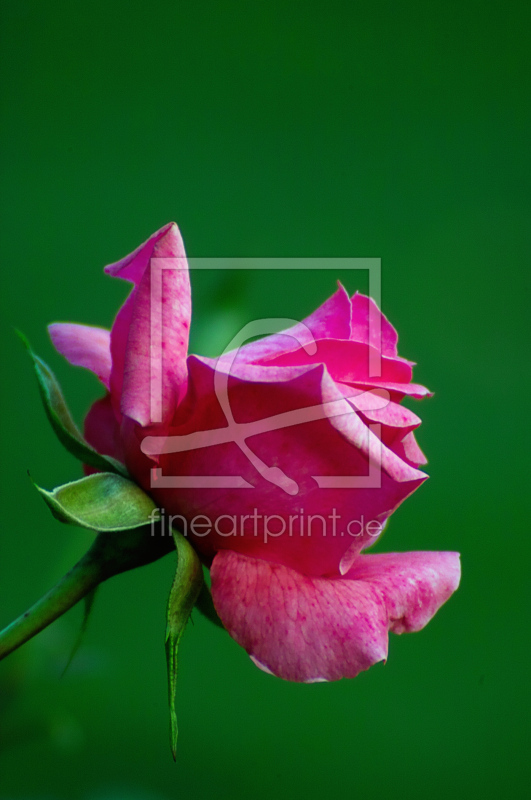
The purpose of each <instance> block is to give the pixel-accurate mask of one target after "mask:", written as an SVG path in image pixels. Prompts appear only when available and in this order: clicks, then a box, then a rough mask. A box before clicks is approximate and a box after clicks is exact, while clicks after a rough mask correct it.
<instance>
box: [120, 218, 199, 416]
mask: <svg viewBox="0 0 531 800" xmlns="http://www.w3.org/2000/svg"><path fill="white" fill-rule="evenodd" d="M152 258H153V259H160V261H157V262H155V263H156V268H155V266H154V265H153V264H152V262H151V259H152ZM106 272H108V273H109V274H110V275H113V276H115V277H120V278H123V279H125V280H128V281H131V282H133V283H134V284H135V288H134V289H133V291H132V292H131V294H130V295H129V297H128V299H127V300H126V302H125V303H124V305H123V306H122V308H121V309H120V311H119V312H118V315H117V317H116V320H115V323H114V325H113V329H112V332H111V352H112V363H113V367H112V375H111V389H112V395H113V399H114V401H115V404H116V403H117V402H118V400H117V399H118V398H119V402H120V410H121V412H122V413H123V414H125V415H126V416H128V417H130V418H131V419H134V420H135V421H137V422H139V423H140V424H141V425H143V426H146V425H149V424H150V423H159V422H161V423H164V422H167V421H168V419H169V417H170V416H171V414H172V413H173V411H174V410H175V406H176V405H177V403H178V401H179V398H180V396H181V394H182V393H183V392H184V389H185V386H186V376H187V370H186V355H187V351H188V335H189V328H190V318H191V298H190V278H189V274H188V264H187V261H186V255H185V252H184V245H183V242H182V239H181V235H180V233H179V229H178V228H177V225H175V223H171V224H170V225H167V226H165V227H164V228H162V229H161V230H160V231H158V232H157V233H156V234H154V235H153V236H152V237H151V238H150V239H149V240H148V241H147V242H146V243H145V244H143V245H141V246H140V247H139V248H137V249H136V250H135V251H134V252H133V253H131V255H129V256H127V257H126V258H124V259H122V260H121V261H118V262H116V263H115V264H110V265H109V266H108V267H106ZM152 279H153V280H154V281H155V280H156V281H158V283H157V284H153V292H152ZM158 286H160V289H161V291H160V292H159V291H158V288H157V287H158ZM152 295H153V296H152ZM159 300H160V302H159ZM152 334H154V336H155V339H154V340H153V342H152V341H151V338H152ZM159 342H161V343H162V348H160V347H159ZM159 365H160V371H159Z"/></svg>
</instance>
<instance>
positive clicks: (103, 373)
mask: <svg viewBox="0 0 531 800" xmlns="http://www.w3.org/2000/svg"><path fill="white" fill-rule="evenodd" d="M48 332H49V334H50V338H51V340H52V344H53V346H54V347H55V349H56V350H57V351H58V352H59V353H61V355H63V356H64V357H65V358H66V360H67V361H69V362H70V364H73V365H74V366H76V367H85V369H89V370H90V371H91V372H94V374H95V375H97V376H98V378H99V379H100V381H101V382H102V383H103V384H104V385H105V386H106V387H107V388H109V381H110V376H111V346H110V337H111V334H110V332H109V331H107V330H105V329H104V328H94V327H92V326H90V325H77V324H75V323H71V322H55V323H53V324H52V325H49V326H48Z"/></svg>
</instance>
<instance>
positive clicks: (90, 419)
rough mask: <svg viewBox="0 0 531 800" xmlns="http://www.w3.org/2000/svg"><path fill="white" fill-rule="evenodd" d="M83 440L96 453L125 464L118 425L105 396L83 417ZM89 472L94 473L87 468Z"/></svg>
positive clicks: (107, 395) (109, 400) (108, 396)
mask: <svg viewBox="0 0 531 800" xmlns="http://www.w3.org/2000/svg"><path fill="white" fill-rule="evenodd" d="M84 432H85V439H86V440H87V442H88V443H89V444H90V445H92V447H94V449H95V450H97V451H98V453H101V454H102V455H104V456H111V457H112V458H116V459H117V460H118V461H121V462H122V463H124V462H125V457H124V450H123V444H122V441H121V437H120V424H119V422H118V420H117V419H116V415H115V413H114V410H113V406H112V402H111V397H110V395H109V394H106V395H105V397H102V398H101V399H100V400H96V402H95V403H93V404H92V406H91V408H90V410H89V412H88V414H87V416H86V417H85V427H84ZM88 471H89V472H96V470H93V469H92V468H88Z"/></svg>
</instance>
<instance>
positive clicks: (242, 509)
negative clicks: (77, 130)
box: [50, 223, 460, 682]
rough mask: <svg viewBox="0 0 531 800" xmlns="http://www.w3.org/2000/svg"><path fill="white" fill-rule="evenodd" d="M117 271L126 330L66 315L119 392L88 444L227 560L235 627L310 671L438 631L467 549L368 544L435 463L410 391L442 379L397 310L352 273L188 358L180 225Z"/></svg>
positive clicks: (80, 345)
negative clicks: (306, 306)
mask: <svg viewBox="0 0 531 800" xmlns="http://www.w3.org/2000/svg"><path fill="white" fill-rule="evenodd" d="M151 259H164V260H163V261H153V262H152V261H151ZM106 272H107V273H109V274H110V275H113V276H116V277H120V278H123V279H125V280H128V281H130V282H131V283H133V285H134V287H133V289H132V292H131V294H130V295H129V297H128V299H127V300H126V302H125V304H124V305H123V306H122V308H121V309H120V311H119V312H118V315H117V317H116V320H115V322H114V325H113V328H112V331H111V332H110V333H109V332H108V331H105V330H102V329H99V328H93V327H87V326H83V325H74V324H55V325H51V326H50V334H51V337H52V340H53V342H54V344H55V346H56V348H57V349H58V350H59V351H60V352H61V353H62V354H63V355H64V356H65V357H66V358H67V359H68V360H69V361H70V362H71V363H73V364H77V365H80V366H84V367H86V368H88V369H90V370H92V371H93V372H95V373H96V375H98V377H99V379H100V380H101V381H102V383H103V384H104V385H105V387H106V389H107V393H106V395H105V397H104V398H102V399H101V400H98V401H97V402H96V403H94V405H93V406H92V408H91V409H90V411H89V413H88V415H87V418H86V420H85V434H86V438H87V439H88V441H89V442H90V443H91V444H92V445H93V446H94V447H96V449H98V450H99V451H100V452H101V453H103V454H106V455H111V456H113V457H114V458H117V459H119V460H121V461H123V462H125V464H126V465H127V468H128V469H129V471H130V473H131V475H132V476H133V477H134V479H135V480H136V481H137V482H138V483H139V484H140V485H141V486H142V487H143V488H144V489H145V490H146V491H147V492H149V493H150V494H151V496H152V497H153V498H154V499H155V502H156V503H157V504H158V505H159V506H160V507H161V508H162V509H164V512H165V515H166V518H169V517H170V515H173V516H174V520H173V522H174V524H175V526H176V527H177V528H178V529H180V530H181V531H182V532H183V533H185V535H187V536H188V538H189V540H190V541H191V542H192V543H193V545H194V547H195V548H196V550H197V551H198V553H199V554H200V556H201V558H202V560H203V561H204V563H206V564H207V565H209V566H210V567H211V577H212V597H213V600H214V604H215V607H216V610H217V612H218V614H219V616H220V617H221V620H222V621H223V624H224V625H225V627H226V628H227V630H228V631H229V633H230V634H231V636H233V638H234V639H236V641H237V642H238V643H239V644H241V645H242V646H243V647H244V648H245V649H246V650H247V652H248V653H249V655H250V656H251V658H252V659H253V661H254V662H255V663H256V664H257V665H258V666H259V667H261V668H262V669H265V670H266V671H270V672H272V673H273V674H275V675H278V676H280V677H282V678H285V679H288V680H295V681H307V682H311V681H319V680H335V679H338V678H341V677H354V676H355V675H357V674H358V672H360V671H361V670H364V669H367V668H368V667H369V666H371V664H374V663H376V662H377V661H381V660H384V659H385V658H386V657H387V646H388V631H389V630H391V631H394V632H395V633H402V632H404V631H416V630H420V629H421V628H423V627H424V625H426V623H427V622H428V621H429V620H430V619H431V617H432V616H433V615H434V614H435V612H436V611H437V609H438V608H439V607H440V606H441V605H442V604H443V603H444V602H445V601H446V600H447V599H448V598H449V597H450V595H451V594H452V592H453V591H455V589H456V588H457V586H458V583H459V577H460V568H459V556H458V554H457V553H449V552H413V553H386V554H378V555H366V554H362V551H363V550H364V549H365V548H367V547H369V546H370V545H371V544H372V543H373V542H374V541H375V540H376V538H377V537H378V535H379V533H380V532H381V529H382V527H383V525H384V523H385V521H386V520H387V518H388V517H389V515H390V514H392V512H393V511H394V510H395V509H396V508H397V506H398V505H399V504H400V503H401V502H402V501H403V500H404V499H405V498H406V497H407V496H408V495H410V494H411V493H412V492H413V491H414V490H415V489H417V487H418V486H420V484H421V483H422V482H423V481H424V480H426V477H427V476H426V474H425V473H424V472H422V471H420V470H419V468H418V467H419V466H422V465H423V464H425V463H426V459H425V458H424V455H423V454H422V452H421V450H420V448H419V446H418V445H417V442H416V439H415V434H414V430H415V428H417V427H418V425H419V424H420V419H419V418H418V417H417V416H416V414H414V413H413V412H411V411H409V410H408V409H407V408H404V407H403V406H401V405H400V402H401V400H402V399H403V397H404V396H406V395H408V396H411V397H416V398H421V397H424V396H425V395H427V394H428V390H427V389H425V388H424V387H423V386H419V385H417V384H414V383H412V382H411V380H412V364H411V362H409V361H406V360H405V359H403V358H400V357H399V356H398V354H397V334H396V331H395V330H394V328H393V327H392V325H391V324H390V323H389V322H388V321H387V319H386V318H385V317H384V316H383V315H382V314H381V313H380V311H379V310H378V309H377V307H376V306H375V304H374V303H373V302H372V300H370V299H368V298H367V297H364V296H363V295H360V294H355V295H354V297H352V298H350V297H349V296H348V294H347V293H346V291H345V290H344V288H343V287H342V286H339V288H338V290H337V291H336V293H335V294H334V295H333V296H332V297H330V298H329V299H328V300H327V301H326V302H325V303H323V305H322V306H321V307H320V308H318V309H317V310H316V311H315V312H314V313H313V314H312V315H311V316H310V317H308V318H307V319H306V320H304V322H303V323H298V324H297V325H295V326H294V327H292V328H290V329H289V330H287V331H285V332H283V333H280V334H274V335H269V336H267V337H266V338H263V339H260V340H258V341H253V342H252V343H248V344H245V345H243V346H242V347H241V348H240V349H239V350H237V351H235V352H233V353H229V354H228V355H224V356H223V357H222V358H220V359H219V360H217V359H209V358H204V357H201V356H195V355H190V356H188V355H187V352H188V331H189V326H190V315H191V299H190V283H189V276H188V271H187V262H186V256H185V252H184V247H183V243H182V240H181V237H180V234H179V230H178V228H177V226H176V225H175V224H173V223H172V224H169V225H167V226H165V227H164V228H162V229H161V230H160V231H158V232H157V233H155V234H154V235H153V236H151V238H150V239H149V240H148V241H147V242H146V243H145V244H143V245H141V246H140V247H139V248H138V249H137V250H135V251H134V253H132V254H131V255H129V256H127V257H126V258H124V259H123V260H122V261H119V262H117V263H115V264H111V265H109V266H108V267H106ZM159 299H160V302H159ZM154 309H155V310H154ZM251 333H252V331H251ZM159 344H160V346H159ZM374 364H379V370H377V373H378V374H376V376H375V375H374V373H375V369H374V368H373V366H374ZM371 365H372V366H371ZM370 367H371V368H370Z"/></svg>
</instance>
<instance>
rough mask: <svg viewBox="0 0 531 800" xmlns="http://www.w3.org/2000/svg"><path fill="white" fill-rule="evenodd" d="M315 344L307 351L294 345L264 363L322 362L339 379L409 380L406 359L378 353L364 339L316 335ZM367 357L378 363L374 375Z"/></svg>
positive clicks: (406, 382) (351, 381)
mask: <svg viewBox="0 0 531 800" xmlns="http://www.w3.org/2000/svg"><path fill="white" fill-rule="evenodd" d="M316 345H317V349H316V351H315V352H314V353H311V354H309V353H308V352H307V351H306V350H305V349H304V348H302V347H297V348H295V349H293V350H291V351H290V352H284V353H279V354H277V355H275V356H272V357H271V358H269V359H268V360H267V364H268V365H271V366H279V367H280V366H296V365H303V364H319V363H321V364H325V365H326V368H327V369H328V371H329V373H330V375H331V376H332V377H333V378H334V380H336V381H341V382H343V383H359V382H361V381H363V382H366V383H369V384H374V385H380V384H381V383H382V382H390V383H400V384H408V383H409V382H410V380H411V376H412V370H411V365H410V363H409V362H408V361H405V360H404V359H400V358H397V357H395V358H389V357H388V356H382V357H380V355H379V353H378V352H377V351H376V350H375V349H374V348H373V347H371V346H370V345H368V344H366V343H364V342H351V341H344V340H339V339H319V340H317V341H316ZM371 356H372V358H371ZM371 361H372V363H375V364H378V367H379V375H377V376H374V377H372V375H370V373H369V369H370V366H371Z"/></svg>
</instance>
